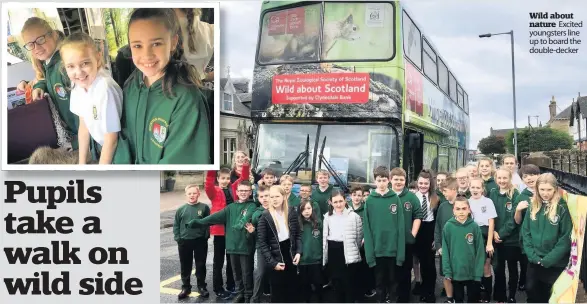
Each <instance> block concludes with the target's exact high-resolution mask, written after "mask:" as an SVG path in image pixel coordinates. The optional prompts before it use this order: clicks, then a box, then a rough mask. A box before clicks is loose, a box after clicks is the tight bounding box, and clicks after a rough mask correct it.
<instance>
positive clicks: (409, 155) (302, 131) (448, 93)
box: [251, 1, 469, 189]
mask: <svg viewBox="0 0 587 304" xmlns="http://www.w3.org/2000/svg"><path fill="white" fill-rule="evenodd" d="M255 57H256V58H255V68H254V74H253V75H254V76H253V86H252V102H251V116H252V119H253V125H254V128H253V130H254V136H255V147H254V153H253V163H252V165H253V168H254V170H255V172H260V171H262V170H263V169H265V168H272V169H273V170H274V171H276V173H277V175H281V174H290V175H292V176H293V177H294V179H295V181H296V183H309V182H312V183H314V181H315V177H316V172H317V171H318V170H320V169H326V170H328V171H329V172H330V173H331V176H332V179H331V182H332V183H335V184H338V186H340V187H342V188H344V189H346V188H347V187H348V186H350V185H353V184H358V185H371V186H372V185H374V180H373V174H372V172H373V169H374V168H375V167H377V166H386V167H388V168H394V167H403V168H404V169H405V170H406V172H407V173H408V181H411V180H414V179H415V178H416V176H417V174H418V173H419V171H420V170H421V169H423V168H426V169H432V170H434V171H454V170H455V169H457V168H458V167H460V166H464V165H465V162H466V159H467V154H468V152H467V150H468V141H469V116H468V112H469V97H468V94H467V93H466V91H465V90H464V89H463V87H462V86H461V84H460V83H459V82H458V80H457V78H456V77H455V76H454V74H453V72H452V71H451V70H450V69H449V68H448V65H447V63H446V61H444V60H443V59H442V57H441V56H440V55H439V54H438V50H437V49H436V48H435V47H434V45H433V44H432V42H431V41H430V39H428V37H427V36H426V35H424V34H423V33H422V30H421V28H420V27H419V26H418V24H417V23H416V22H415V17H414V16H413V15H411V14H410V13H409V12H408V11H407V10H406V8H405V7H404V3H403V2H399V1H379V2H370V1H365V2H363V1H355V2H352V1H345V2H328V1H264V2H263V4H262V8H261V18H260V26H259V34H258V41H257V50H256V55H255Z"/></svg>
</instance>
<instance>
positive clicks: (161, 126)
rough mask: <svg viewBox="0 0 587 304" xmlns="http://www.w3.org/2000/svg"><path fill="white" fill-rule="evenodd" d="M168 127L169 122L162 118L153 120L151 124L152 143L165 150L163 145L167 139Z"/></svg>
mask: <svg viewBox="0 0 587 304" xmlns="http://www.w3.org/2000/svg"><path fill="white" fill-rule="evenodd" d="M168 127H169V124H168V123H167V121H166V120H165V119H163V118H160V117H156V118H153V119H152V120H151V122H150V123H149V131H150V132H151V134H152V137H151V141H152V142H153V143H154V144H155V145H156V146H158V147H159V148H163V143H164V142H165V139H166V138H167V128H168Z"/></svg>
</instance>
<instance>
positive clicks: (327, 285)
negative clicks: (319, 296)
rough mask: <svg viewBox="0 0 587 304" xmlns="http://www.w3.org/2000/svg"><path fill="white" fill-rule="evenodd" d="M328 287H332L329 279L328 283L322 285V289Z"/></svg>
mask: <svg viewBox="0 0 587 304" xmlns="http://www.w3.org/2000/svg"><path fill="white" fill-rule="evenodd" d="M330 287H332V281H329V282H328V284H326V285H324V286H322V288H323V289H327V288H330Z"/></svg>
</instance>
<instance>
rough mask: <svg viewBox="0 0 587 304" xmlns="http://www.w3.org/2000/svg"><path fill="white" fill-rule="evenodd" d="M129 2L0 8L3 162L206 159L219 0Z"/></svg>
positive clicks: (213, 131) (21, 166)
mask: <svg viewBox="0 0 587 304" xmlns="http://www.w3.org/2000/svg"><path fill="white" fill-rule="evenodd" d="M108 5H112V4H108ZM136 5H137V4H136V3H135V4H132V3H126V4H124V3H117V4H116V5H115V6H116V7H103V6H104V4H99V3H85V4H84V6H85V7H84V8H68V7H62V6H61V5H59V4H54V3H53V4H50V5H49V4H46V3H45V4H41V3H39V4H37V5H35V4H28V3H27V4H26V5H24V4H15V3H12V4H7V5H5V6H3V14H4V15H3V16H6V17H7V18H6V19H5V20H7V22H6V23H5V24H3V26H6V30H3V32H4V33H6V35H7V36H6V40H5V41H7V46H8V47H7V51H6V52H5V53H4V56H3V58H6V61H5V62H3V65H4V66H5V67H6V69H3V70H4V71H6V72H5V74H4V75H3V76H4V77H3V79H4V80H5V82H4V83H3V85H4V86H5V87H6V89H7V93H8V94H7V100H6V104H7V106H6V107H5V109H4V110H3V119H2V121H3V122H4V124H3V125H2V129H3V140H4V141H3V144H2V146H3V162H2V169H3V170H174V169H178V168H179V167H181V168H182V169H184V170H185V169H188V170H205V169H215V168H216V169H217V166H218V164H219V153H216V152H215V151H216V150H215V149H217V148H214V146H215V143H217V142H218V140H216V138H217V137H218V135H219V109H218V106H217V104H218V96H219V95H218V93H215V92H216V90H215V86H214V84H215V83H218V82H219V81H215V80H216V77H218V76H216V77H215V75H214V67H215V66H216V65H218V64H219V60H218V57H217V56H216V57H215V56H214V54H215V53H216V52H218V50H219V42H220V41H219V32H218V27H217V25H215V21H216V24H218V18H219V5H218V4H217V3H216V4H209V3H208V4H207V3H189V4H188V3H184V4H182V3H174V4H173V5H167V4H166V5H165V6H166V7H163V5H162V4H155V3H154V4H152V5H151V6H152V7H148V8H140V7H135V6H136ZM182 5H183V6H182ZM169 6H173V7H172V8H169ZM33 7H34V8H33ZM215 58H216V59H215ZM96 165H98V166H96ZM137 165H141V166H137ZM155 165H156V166H155Z"/></svg>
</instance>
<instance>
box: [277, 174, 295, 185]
mask: <svg viewBox="0 0 587 304" xmlns="http://www.w3.org/2000/svg"><path fill="white" fill-rule="evenodd" d="M284 181H289V182H290V183H292V184H293V182H294V179H293V177H291V175H289V174H284V175H282V176H281V177H280V178H279V183H283V182H284Z"/></svg>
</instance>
